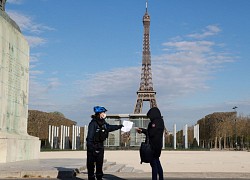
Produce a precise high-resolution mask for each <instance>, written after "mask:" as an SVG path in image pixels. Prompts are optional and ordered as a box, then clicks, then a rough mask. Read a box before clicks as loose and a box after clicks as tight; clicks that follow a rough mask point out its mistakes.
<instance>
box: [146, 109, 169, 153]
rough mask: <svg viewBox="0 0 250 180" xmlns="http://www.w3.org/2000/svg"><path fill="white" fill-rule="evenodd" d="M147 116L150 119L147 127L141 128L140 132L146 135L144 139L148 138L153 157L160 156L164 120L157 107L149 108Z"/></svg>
mask: <svg viewBox="0 0 250 180" xmlns="http://www.w3.org/2000/svg"><path fill="white" fill-rule="evenodd" d="M147 117H148V118H149V119H150V122H149V124H148V128H147V129H142V133H144V134H145V135H146V140H147V138H149V144H150V145H151V149H152V150H153V151H154V157H156V158H158V157H160V156H161V149H162V143H163V142H162V140H163V132H164V128H165V126H164V121H163V119H162V116H161V112H160V110H159V109H158V108H157V107H153V108H151V109H150V110H149V111H148V113H147Z"/></svg>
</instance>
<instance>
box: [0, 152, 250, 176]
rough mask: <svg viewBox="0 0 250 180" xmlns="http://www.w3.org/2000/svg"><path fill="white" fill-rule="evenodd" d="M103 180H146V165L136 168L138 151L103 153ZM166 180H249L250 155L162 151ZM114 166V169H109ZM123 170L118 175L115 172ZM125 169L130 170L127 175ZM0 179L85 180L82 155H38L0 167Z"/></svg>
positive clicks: (148, 174)
mask: <svg viewBox="0 0 250 180" xmlns="http://www.w3.org/2000/svg"><path fill="white" fill-rule="evenodd" d="M105 160H106V162H105V165H104V166H105V171H104V173H105V176H104V179H117V180H119V179H145V180H146V179H150V177H151V168H150V165H149V164H140V157H139V151H138V150H137V151H132V150H131V151H129V150H124V151H122V150H117V151H105ZM160 160H161V163H162V166H163V169H164V175H165V177H166V178H167V179H170V178H173V179H176V178H177V179H178V178H181V179H183V178H184V179H185V178H186V179H188V178H224V179H250V152H246V151H162V155H161V158H160ZM112 164H115V166H112ZM117 167H123V170H121V171H119V170H117V169H116V168H117ZM129 169H133V170H132V171H131V172H129V171H128V170H129ZM0 170H1V171H0V172H1V174H0V178H2V179H3V178H6V177H15V178H21V177H26V178H32V177H33V178H37V177H45V178H46V177H47V178H52V179H53V178H54V179H55V178H59V179H67V178H68V179H73V177H74V176H75V175H76V177H75V179H79V180H80V179H86V178H87V174H86V173H87V171H86V151H54V152H41V153H40V159H39V160H31V161H21V162H14V163H6V164H3V163H2V164H0Z"/></svg>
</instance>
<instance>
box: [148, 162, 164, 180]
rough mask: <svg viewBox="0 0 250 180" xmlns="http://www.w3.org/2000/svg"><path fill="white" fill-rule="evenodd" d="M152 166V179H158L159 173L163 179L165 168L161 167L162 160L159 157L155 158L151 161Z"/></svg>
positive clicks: (160, 178) (160, 179)
mask: <svg viewBox="0 0 250 180" xmlns="http://www.w3.org/2000/svg"><path fill="white" fill-rule="evenodd" d="M150 166H151V168H152V180H157V176H158V175H159V180H163V169H162V167H161V162H160V159H159V158H153V159H152V161H151V162H150Z"/></svg>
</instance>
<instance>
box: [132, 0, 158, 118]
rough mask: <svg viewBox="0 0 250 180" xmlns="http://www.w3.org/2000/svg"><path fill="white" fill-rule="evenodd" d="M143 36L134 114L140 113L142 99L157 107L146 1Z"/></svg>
mask: <svg viewBox="0 0 250 180" xmlns="http://www.w3.org/2000/svg"><path fill="white" fill-rule="evenodd" d="M143 26H144V36H143V52H142V71H141V82H140V88H139V90H138V91H137V100H136V105H135V109H134V114H141V113H142V107H143V101H149V103H150V108H152V107H157V104H156V98H155V95H156V92H155V91H154V88H153V82H152V72H151V53H150V43H149V28H150V16H149V14H148V5H147V2H146V12H145V14H144V16H143Z"/></svg>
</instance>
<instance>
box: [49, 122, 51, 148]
mask: <svg viewBox="0 0 250 180" xmlns="http://www.w3.org/2000/svg"><path fill="white" fill-rule="evenodd" d="M50 143H51V125H49V144H50ZM50 146H51V144H50Z"/></svg>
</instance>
